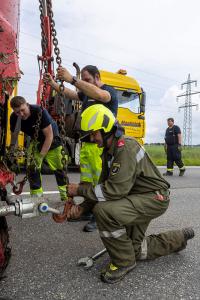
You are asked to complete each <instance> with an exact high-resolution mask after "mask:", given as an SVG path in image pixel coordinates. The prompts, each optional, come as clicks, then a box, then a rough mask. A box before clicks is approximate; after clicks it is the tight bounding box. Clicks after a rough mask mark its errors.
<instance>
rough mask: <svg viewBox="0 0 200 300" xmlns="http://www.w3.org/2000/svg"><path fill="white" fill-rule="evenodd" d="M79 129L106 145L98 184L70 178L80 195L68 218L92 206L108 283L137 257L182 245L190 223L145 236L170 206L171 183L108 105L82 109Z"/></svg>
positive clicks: (131, 266)
mask: <svg viewBox="0 0 200 300" xmlns="http://www.w3.org/2000/svg"><path fill="white" fill-rule="evenodd" d="M81 129H82V130H83V131H84V132H85V134H89V135H90V139H91V141H93V142H95V143H97V145H98V147H104V152H103V170H102V181H101V182H102V183H101V184H98V185H97V186H96V187H93V186H92V185H91V186H88V185H87V186H86V185H84V184H79V185H78V184H75V183H71V184H70V185H69V190H68V192H69V194H70V195H71V196H83V197H84V198H85V201H84V202H83V203H82V204H81V205H80V206H76V205H74V206H72V208H71V210H70V211H69V212H68V218H69V217H71V218H78V217H80V215H81V213H83V212H84V211H87V210H89V209H91V208H93V212H94V215H95V217H96V221H97V226H98V229H99V234H100V237H101V239H102V242H103V243H104V245H105V247H106V249H107V251H108V254H109V256H110V259H111V261H110V263H109V264H108V266H106V267H105V269H104V270H102V272H101V279H102V281H104V282H107V283H115V282H117V281H119V280H121V279H122V278H123V277H124V276H125V275H126V274H127V273H128V272H129V271H131V270H132V269H134V268H135V266H136V261H137V260H144V259H154V258H157V257H160V256H163V255H168V254H170V253H173V252H177V251H180V250H183V249H184V248H185V247H186V245H187V240H188V239H191V238H193V237H194V231H193V229H192V228H184V229H181V230H173V231H167V232H164V233H160V234H158V235H150V236H147V237H145V232H146V230H147V227H148V226H149V223H150V222H151V220H152V219H154V218H157V217H159V216H160V215H162V214H163V213H164V212H165V211H166V210H167V208H168V206H169V190H168V188H169V183H168V182H167V181H166V180H165V179H164V178H163V177H162V176H161V174H160V172H159V171H158V169H157V168H156V166H155V165H154V164H153V163H152V161H151V160H150V158H149V156H148V155H147V153H146V152H145V150H144V149H143V147H142V146H141V145H140V144H139V143H138V142H137V141H136V140H135V139H133V138H130V137H126V136H124V135H123V130H122V129H121V127H120V126H119V125H118V123H117V121H116V119H115V117H114V116H113V114H112V113H111V111H110V110H109V109H107V108H106V107H105V106H103V105H101V104H96V105H92V106H90V107H89V108H87V109H86V110H85V111H84V112H83V113H82V119H81Z"/></svg>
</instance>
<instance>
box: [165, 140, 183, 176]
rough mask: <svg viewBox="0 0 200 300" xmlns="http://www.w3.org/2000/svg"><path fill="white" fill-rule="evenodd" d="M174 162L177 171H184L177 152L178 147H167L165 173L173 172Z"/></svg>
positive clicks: (179, 153) (179, 152)
mask: <svg viewBox="0 0 200 300" xmlns="http://www.w3.org/2000/svg"><path fill="white" fill-rule="evenodd" d="M174 162H175V163H176V165H177V166H178V167H179V169H185V167H184V164H183V162H182V158H181V151H179V150H178V145H177V144H175V145H167V171H170V172H173V168H174Z"/></svg>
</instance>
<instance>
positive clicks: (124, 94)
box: [117, 90, 140, 113]
mask: <svg viewBox="0 0 200 300" xmlns="http://www.w3.org/2000/svg"><path fill="white" fill-rule="evenodd" d="M117 96H118V101H119V107H124V108H128V109H130V110H131V111H132V112H135V113H140V99H139V94H137V93H134V91H129V90H126V91H122V90H117Z"/></svg>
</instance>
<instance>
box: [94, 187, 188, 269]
mask: <svg viewBox="0 0 200 300" xmlns="http://www.w3.org/2000/svg"><path fill="white" fill-rule="evenodd" d="M163 194H166V191H165V192H163ZM168 205H169V199H168V197H165V200H163V201H160V200H156V193H154V192H152V193H146V194H136V195H130V196H128V197H126V198H123V199H121V200H117V201H105V202H99V203H98V204H96V205H95V207H94V209H93V212H94V215H95V217H96V222H97V226H98V229H99V234H100V237H101V239H102V242H103V243H104V245H105V247H106V249H107V251H108V253H109V256H110V258H111V262H112V263H113V264H114V265H116V266H119V267H125V266H129V265H132V264H134V263H135V262H136V260H142V259H154V258H157V257H160V256H163V255H168V254H170V253H172V252H176V251H179V250H181V249H184V248H185V246H186V241H185V239H184V235H183V233H182V231H181V230H173V231H167V232H164V233H160V234H157V235H149V236H147V237H145V232H146V230H147V227H148V225H149V223H150V221H151V220H152V219H154V218H157V217H159V216H160V215H162V214H163V213H164V212H165V211H166V209H167V207H168Z"/></svg>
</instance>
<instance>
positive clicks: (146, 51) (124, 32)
mask: <svg viewBox="0 0 200 300" xmlns="http://www.w3.org/2000/svg"><path fill="white" fill-rule="evenodd" d="M52 3H53V12H54V18H55V22H56V30H57V37H58V42H59V47H60V50H61V56H62V59H63V65H64V66H66V67H67V68H69V70H70V71H71V72H72V73H74V72H75V70H74V68H73V67H72V63H73V62H74V61H76V62H77V63H78V64H79V65H80V66H81V67H83V66H84V65H86V64H94V65H97V66H98V67H99V68H100V69H107V70H109V71H113V72H116V71H117V70H118V69H120V68H125V69H127V71H128V75H129V76H133V77H135V78H136V79H137V80H138V82H139V83H140V84H141V85H142V86H143V88H144V89H145V91H146V93H147V112H146V119H147V136H146V141H151V142H156V141H163V135H164V132H165V129H166V126H167V124H166V119H167V117H169V116H174V118H175V120H176V122H177V124H178V125H180V127H181V128H182V127H183V126H182V124H183V115H184V114H183V110H182V111H181V112H180V113H178V106H179V105H180V103H181V102H182V103H183V102H184V99H182V100H180V103H177V102H176V96H177V95H178V94H180V93H181V92H183V91H180V84H181V83H182V82H184V81H186V79H187V76H188V73H190V74H191V78H192V79H197V80H200V73H199V65H198V63H197V62H198V61H199V53H200V40H199V38H198V28H200V18H199V11H200V2H199V0H192V1H190V2H188V0H176V1H174V0H163V1H160V0H151V1H146V0H140V1H139V0H135V1H133V0H126V1H119V0H109V1H107V0H102V1H98V0H84V1H83V0H76V1H73V0H54V1H52ZM38 7H39V5H38V3H36V2H35V1H32V0H21V26H20V30H21V33H20V65H21V69H22V70H23V71H24V73H25V75H24V76H23V78H22V80H21V83H20V85H19V93H21V94H24V95H25V96H26V97H28V99H29V101H30V102H32V103H33V102H35V101H36V89H37V84H38V78H39V71H38V65H37V58H36V56H37V55H38V54H41V42H40V40H41V29H40V18H39V8H38ZM197 90H198V88H197ZM199 90H200V88H199ZM192 99H193V100H194V102H195V101H196V102H197V103H199V97H197V98H194V97H193V98H192ZM192 115H193V124H192V125H193V141H194V143H200V136H199V134H198V130H199V129H198V124H199V121H198V119H199V111H195V109H194V108H193V111H192Z"/></svg>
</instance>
